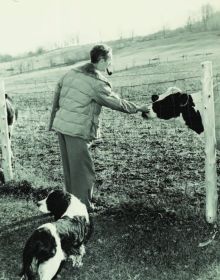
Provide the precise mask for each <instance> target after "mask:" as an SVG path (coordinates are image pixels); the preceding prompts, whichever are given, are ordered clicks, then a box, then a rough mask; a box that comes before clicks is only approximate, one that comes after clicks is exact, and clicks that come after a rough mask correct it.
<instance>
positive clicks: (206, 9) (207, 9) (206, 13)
mask: <svg viewBox="0 0 220 280" xmlns="http://www.w3.org/2000/svg"><path fill="white" fill-rule="evenodd" d="M201 13H202V23H203V25H204V29H205V30H207V23H208V20H209V19H210V18H211V17H212V15H213V13H214V11H213V7H212V6H211V5H210V4H206V5H203V6H202V8H201Z"/></svg>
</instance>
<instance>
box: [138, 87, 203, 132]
mask: <svg viewBox="0 0 220 280" xmlns="http://www.w3.org/2000/svg"><path fill="white" fill-rule="evenodd" d="M200 95H201V93H195V94H187V93H183V92H182V91H181V90H180V89H179V88H177V87H170V88H168V90H167V91H166V92H165V93H164V94H161V95H152V96H151V99H152V104H150V105H149V113H143V114H142V116H143V117H144V118H146V119H154V118H159V119H163V120H169V119H171V118H179V120H180V121H181V122H183V123H185V125H187V126H188V127H189V128H190V129H192V130H193V131H195V132H196V133H198V134H201V133H202V132H203V131H204V127H203V121H202V116H201V112H202V111H201V101H200V99H201V97H200Z"/></svg>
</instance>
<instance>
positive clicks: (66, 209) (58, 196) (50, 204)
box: [37, 190, 89, 221]
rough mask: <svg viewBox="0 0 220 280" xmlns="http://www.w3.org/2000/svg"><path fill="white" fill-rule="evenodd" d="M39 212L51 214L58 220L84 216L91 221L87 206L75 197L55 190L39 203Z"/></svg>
mask: <svg viewBox="0 0 220 280" xmlns="http://www.w3.org/2000/svg"><path fill="white" fill-rule="evenodd" d="M37 206H38V208H39V210H40V211H41V212H43V213H51V214H52V215H53V216H54V217H55V219H56V220H58V219H59V218H61V217H62V216H68V217H70V218H72V217H74V216H84V217H85V218H86V220H87V221H89V216H88V212H87V208H86V206H85V204H83V203H82V202H81V201H80V200H79V199H78V198H77V197H75V196H74V195H72V194H70V193H68V192H65V191H63V190H55V191H52V192H51V193H49V195H48V196H47V197H46V198H45V199H43V200H40V201H38V202H37Z"/></svg>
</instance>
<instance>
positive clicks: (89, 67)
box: [73, 63, 111, 87]
mask: <svg viewBox="0 0 220 280" xmlns="http://www.w3.org/2000/svg"><path fill="white" fill-rule="evenodd" d="M73 70H75V71H78V72H82V73H83V74H85V75H88V76H91V77H93V78H95V79H98V80H101V81H103V82H105V83H107V84H108V85H109V86H110V87H111V83H110V82H109V81H108V79H107V78H106V77H105V76H104V75H103V74H102V73H101V72H100V71H99V70H97V69H96V68H95V67H94V64H92V63H86V64H84V65H82V66H79V67H77V68H74V69H73Z"/></svg>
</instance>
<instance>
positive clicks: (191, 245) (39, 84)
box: [0, 55, 220, 280]
mask: <svg viewBox="0 0 220 280" xmlns="http://www.w3.org/2000/svg"><path fill="white" fill-rule="evenodd" d="M210 58H211V59H212V60H213V64H214V65H213V66H214V74H217V73H218V72H219V71H220V58H219V57H217V56H216V55H212V56H211V57H210ZM202 59H203V58H194V59H193V60H192V61H191V60H186V61H182V60H181V61H173V62H164V63H161V64H159V65H154V66H149V65H145V66H142V67H134V68H131V69H128V70H127V71H119V72H117V73H115V74H114V75H113V76H112V78H111V79H112V82H113V85H114V86H115V90H116V91H117V92H118V93H119V94H121V95H122V96H123V97H125V98H127V99H129V100H132V101H135V102H136V103H139V104H141V103H143V102H146V103H147V102H149V101H150V96H151V94H152V93H155V92H157V93H162V92H163V91H164V90H165V89H166V88H167V87H168V86H171V85H175V86H179V87H181V88H183V89H184V90H187V91H189V92H192V91H196V90H198V89H201V81H200V80H201V79H200V77H201V65H200V63H201V61H202ZM67 69H69V68H59V69H53V70H51V71H50V70H48V71H45V70H44V71H38V72H32V73H29V74H23V75H19V76H13V77H9V78H7V79H6V80H5V82H6V90H7V91H8V93H11V95H12V97H13V99H14V100H15V102H16V104H17V106H18V108H19V119H18V122H17V125H16V128H15V133H14V138H13V143H12V145H13V152H14V156H15V162H14V177H15V178H14V179H15V181H14V182H11V183H9V184H8V195H7V194H6V193H5V194H2V198H1V199H0V203H1V213H2V215H1V221H0V225H1V231H0V235H1V239H0V243H1V244H0V247H1V250H0V262H1V274H0V278H1V279H7V280H9V279H18V277H17V273H18V271H19V266H20V261H21V253H22V248H23V246H24V243H25V240H26V239H27V237H28V236H29V234H30V232H31V231H32V230H33V229H34V228H36V227H37V226H38V225H40V224H42V222H43V221H45V220H47V219H48V218H45V217H43V216H41V214H40V213H38V212H37V210H36V207H35V205H34V202H33V200H35V199H36V196H31V195H30V194H29V192H26V193H25V190H28V188H27V186H31V187H32V188H33V190H37V189H40V188H44V189H45V188H48V187H49V188H54V187H58V188H60V187H62V186H63V175H62V169H61V160H60V154H59V149H58V143H57V137H56V135H55V134H54V133H51V132H48V131H47V124H48V118H49V114H50V108H51V102H52V96H53V93H52V91H53V88H54V85H55V83H56V81H57V80H58V79H59V77H61V75H62V74H63V73H65V71H67ZM161 82H163V83H161ZM101 118H102V137H103V143H101V144H100V145H99V146H98V147H95V148H93V149H92V150H91V153H92V157H93V158H94V163H95V168H96V174H97V182H96V187H95V193H94V200H95V203H96V206H97V210H96V212H95V213H94V221H95V233H94V235H93V238H92V240H91V242H90V243H89V244H88V246H87V254H86V256H85V259H84V266H83V268H81V269H79V270H76V269H73V268H71V265H70V264H69V263H67V264H66V265H65V269H64V270H63V271H62V274H61V279H64V280H66V279H90V280H96V279H114V280H117V279H120V280H123V279H134V280H139V279H149V280H174V279H175V280H180V279H181V280H199V279H200V280H207V279H212V280H217V279H219V276H220V266H219V262H220V250H219V249H220V248H219V247H220V245H219V240H220V236H219V233H217V235H216V238H215V240H214V241H213V242H212V243H211V244H210V245H208V246H206V247H198V245H199V243H200V242H203V241H206V240H207V239H209V238H210V237H211V235H212V233H213V230H214V228H213V226H211V225H208V224H207V223H206V222H205V218H204V213H205V186H204V150H203V143H202V141H201V140H200V139H199V138H198V137H196V136H195V134H194V133H193V132H192V131H189V130H188V129H187V128H185V127H184V126H180V125H179V124H177V123H175V121H168V122H163V121H161V122H160V121H154V122H150V121H144V120H143V119H142V118H141V116H140V115H126V114H123V113H119V112H113V111H111V110H108V109H104V110H103V112H102V117H101ZM219 168H220V161H219V155H218V162H217V171H218V174H219V172H220V170H219ZM24 180H26V181H24ZM21 182H22V183H21ZM218 186H219V181H218ZM22 190H23V193H22ZM0 191H1V188H0ZM1 193H3V191H2V192H1ZM10 193H11V195H10ZM12 193H13V195H12ZM16 194H17V195H16Z"/></svg>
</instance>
